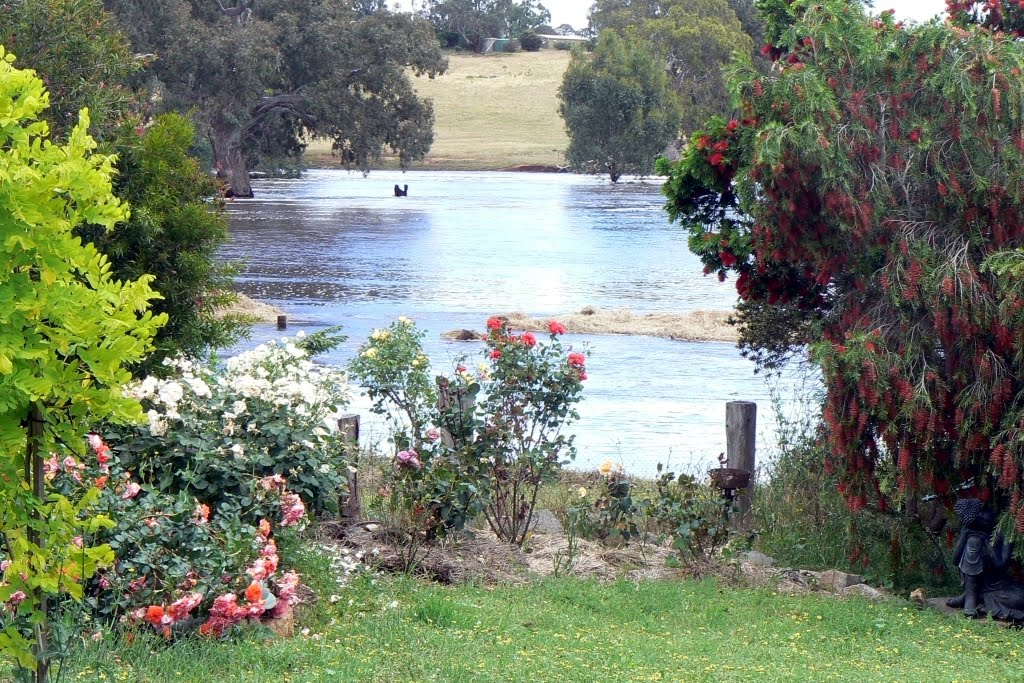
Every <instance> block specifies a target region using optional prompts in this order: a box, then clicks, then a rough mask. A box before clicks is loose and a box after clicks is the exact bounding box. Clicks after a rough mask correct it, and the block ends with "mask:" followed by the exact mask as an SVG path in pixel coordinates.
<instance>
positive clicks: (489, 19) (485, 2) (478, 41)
mask: <svg viewBox="0 0 1024 683" xmlns="http://www.w3.org/2000/svg"><path fill="white" fill-rule="evenodd" d="M424 16H425V17H426V18H427V19H428V20H429V21H430V23H431V24H433V26H434V29H435V30H436V31H437V34H438V36H439V37H440V38H441V41H442V42H443V43H444V44H445V46H446V47H455V46H456V45H458V44H459V43H460V42H463V41H464V42H465V44H467V45H469V46H470V47H471V48H472V49H473V51H474V52H480V51H481V50H483V46H484V39H486V38H512V37H515V36H518V35H519V34H521V33H523V32H524V31H529V30H531V29H536V28H537V27H538V26H541V25H542V24H546V23H547V22H549V21H551V13H550V12H549V11H548V10H547V8H545V7H544V5H542V4H541V3H540V2H538V1H537V0H519V2H515V0H429V1H428V2H427V5H426V8H425V9H424Z"/></svg>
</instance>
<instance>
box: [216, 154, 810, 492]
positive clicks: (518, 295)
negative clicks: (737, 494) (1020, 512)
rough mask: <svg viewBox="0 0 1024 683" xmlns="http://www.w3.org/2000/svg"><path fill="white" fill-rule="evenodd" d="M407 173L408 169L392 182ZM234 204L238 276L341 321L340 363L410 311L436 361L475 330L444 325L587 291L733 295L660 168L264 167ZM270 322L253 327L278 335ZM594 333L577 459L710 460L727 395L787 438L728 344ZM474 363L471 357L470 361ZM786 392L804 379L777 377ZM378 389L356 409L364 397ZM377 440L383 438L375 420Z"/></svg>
mask: <svg viewBox="0 0 1024 683" xmlns="http://www.w3.org/2000/svg"><path fill="white" fill-rule="evenodd" d="M395 183H399V184H401V185H406V184H407V185H408V186H409V194H408V196H407V197H394V196H393V191H392V188H393V186H394V184H395ZM254 190H255V192H256V194H257V197H256V199H253V200H243V201H236V202H233V203H231V205H230V207H229V210H230V216H231V240H230V243H229V244H228V245H227V246H226V248H225V249H224V250H223V252H222V256H223V257H224V258H226V259H229V260H237V261H241V262H242V263H243V268H242V273H241V276H240V277H239V279H238V284H239V287H240V289H241V290H242V291H243V292H245V293H246V294H248V295H249V296H252V297H254V298H257V299H261V300H264V301H267V302H269V303H272V304H275V305H277V306H279V307H281V308H283V309H284V310H285V311H287V312H288V313H289V317H290V319H291V320H292V321H293V322H292V324H291V325H290V328H289V334H294V332H296V331H298V330H299V329H305V330H307V331H314V330H316V329H320V328H322V327H324V326H327V325H342V326H343V327H344V332H345V333H346V334H347V335H349V342H348V343H346V344H345V345H344V346H343V347H341V348H340V349H338V350H337V351H335V352H334V353H333V354H331V355H329V356H327V357H325V359H324V360H325V361H326V362H328V363H333V364H339V365H340V364H344V363H345V362H346V361H347V360H348V359H349V358H351V356H352V354H353V353H354V351H355V349H356V347H358V345H359V344H360V343H361V342H362V341H363V340H364V339H365V338H366V337H367V335H368V334H369V332H370V331H371V330H372V329H373V328H376V327H384V326H387V325H388V324H389V323H390V322H391V321H393V320H394V319H395V318H397V317H398V316H400V315H406V316H409V317H410V318H412V319H413V320H415V321H416V323H417V324H418V325H419V326H420V327H422V328H424V329H426V330H428V332H429V334H428V337H427V344H426V350H427V352H428V353H429V354H430V356H431V361H432V364H433V366H434V369H435V370H436V371H438V372H441V371H445V370H450V368H451V361H452V359H454V358H455V357H457V356H459V355H460V354H469V355H470V357H471V359H473V360H474V361H475V359H476V356H477V354H479V349H480V348H481V346H480V345H476V344H473V343H466V342H445V341H443V340H441V338H440V335H441V333H443V332H445V331H447V330H451V329H455V328H474V329H483V325H484V321H485V320H486V319H487V317H488V316H490V315H493V314H496V313H505V312H509V311H524V312H528V313H531V314H535V315H550V316H555V315H558V314H560V313H565V312H569V311H576V310H579V309H580V308H582V307H584V306H594V307H597V308H629V309H632V310H634V311H686V310H693V309H721V310H728V309H729V308H731V306H732V304H733V303H734V301H735V289H734V287H733V285H732V283H731V282H726V283H719V282H718V281H717V279H715V278H713V277H704V276H703V275H702V272H701V266H700V263H699V261H698V260H697V258H696V257H695V256H693V255H692V254H690V252H689V251H688V250H687V247H686V236H685V234H684V232H683V231H682V230H680V229H679V228H678V227H676V226H671V225H669V224H668V222H667V220H666V218H665V214H664V212H663V211H662V209H661V206H662V203H663V198H662V196H661V194H660V193H659V184H658V182H657V180H656V179H655V180H653V181H650V182H647V183H641V182H626V183H620V184H619V185H617V186H612V185H610V184H609V183H608V181H607V179H606V178H593V177H580V176H574V175H568V174H532V173H479V172H477V173H456V172H408V173H404V174H403V173H398V172H380V171H375V172H373V173H371V174H370V175H369V176H366V177H364V176H363V175H362V174H359V173H347V172H345V171H332V170H322V171H311V172H310V173H309V174H308V175H307V176H305V177H304V178H302V179H300V180H283V181H282V180H273V181H271V180H265V181H258V182H256V183H255V186H254ZM279 335H280V333H278V332H277V331H276V330H275V329H274V328H273V326H270V325H265V326H260V327H258V328H257V330H256V333H255V335H254V339H253V343H258V342H260V341H263V340H265V339H268V338H271V337H274V336H279ZM565 340H566V342H567V343H569V344H573V345H576V346H579V345H582V344H583V343H585V342H586V343H588V344H589V346H590V348H591V349H592V351H593V356H592V358H591V360H590V361H589V363H588V371H587V372H588V375H589V377H590V379H588V380H587V384H586V389H585V391H584V395H585V399H584V401H583V403H582V404H581V406H580V413H581V416H582V417H581V419H580V421H579V422H578V423H576V425H575V427H574V429H573V431H574V432H575V433H576V434H577V446H578V450H579V455H578V457H577V460H576V464H577V466H581V467H594V466H596V465H597V464H599V463H601V462H602V461H604V460H607V459H612V460H616V461H619V462H621V463H622V464H623V465H624V466H625V467H626V468H627V469H628V470H630V471H632V472H635V473H638V474H650V473H653V472H654V469H655V466H656V464H657V463H658V462H663V463H665V462H669V463H670V464H671V465H672V466H674V467H697V466H703V465H704V464H705V463H707V462H712V461H714V460H715V458H716V457H717V455H718V453H719V452H720V451H722V450H724V448H725V431H724V430H725V426H724V425H725V403H726V402H727V401H730V400H751V401H756V402H757V403H758V410H759V441H760V443H761V444H763V445H767V444H768V443H769V442H770V441H771V440H772V439H773V438H774V420H773V419H772V417H773V416H772V410H771V404H770V394H769V386H768V384H766V382H765V380H764V379H762V378H761V377H760V376H757V375H755V374H754V367H753V364H752V363H750V362H749V361H746V360H744V359H743V358H742V357H741V356H740V354H739V352H738V351H737V350H736V349H735V347H733V346H732V345H731V344H720V343H689V342H679V341H671V340H667V339H656V338H651V337H628V336H610V335H567V336H566V338H565ZM474 364H475V363H474ZM773 384H774V385H775V386H776V389H777V390H778V393H779V395H780V396H781V398H782V400H783V402H784V403H787V402H789V401H790V399H791V398H792V396H793V395H794V392H795V389H794V382H793V380H785V381H782V382H778V381H776V382H774V383H773ZM367 405H368V404H367V403H366V401H365V399H363V400H358V399H357V400H356V401H355V403H354V405H353V408H354V410H356V411H358V412H362V413H364V414H366V413H367V411H366V407H367ZM368 432H369V436H368V438H369V439H371V440H372V439H378V438H383V437H382V434H381V431H380V428H379V426H378V427H376V428H375V427H374V425H373V424H372V423H371V425H370V429H369V430H368Z"/></svg>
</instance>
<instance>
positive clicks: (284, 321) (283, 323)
mask: <svg viewBox="0 0 1024 683" xmlns="http://www.w3.org/2000/svg"><path fill="white" fill-rule="evenodd" d="M277 329H279V330H287V329H288V316H286V315H279V316H277Z"/></svg>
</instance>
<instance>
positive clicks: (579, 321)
mask: <svg viewBox="0 0 1024 683" xmlns="http://www.w3.org/2000/svg"><path fill="white" fill-rule="evenodd" d="M730 315H732V312H731V311H687V312H685V313H637V312H634V311H630V310H629V309H624V308H617V309H608V310H602V309H595V308H585V309H583V310H581V311H579V312H578V313H567V314H565V315H562V316H555V317H554V318H534V317H531V316H529V315H527V314H525V313H519V312H515V313H508V314H507V315H506V317H507V318H508V321H509V324H510V325H511V326H512V327H514V328H516V329H523V330H541V331H547V328H548V321H549V320H552V319H555V320H558V322H560V323H562V324H563V325H565V328H566V331H568V332H570V333H574V334H631V335H646V336H649V337H666V338H669V339H680V340H687V341H721V342H735V341H736V339H737V335H736V328H735V327H733V326H732V325H730V324H729V322H728V319H729V316H730Z"/></svg>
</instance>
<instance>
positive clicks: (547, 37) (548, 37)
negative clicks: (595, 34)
mask: <svg viewBox="0 0 1024 683" xmlns="http://www.w3.org/2000/svg"><path fill="white" fill-rule="evenodd" d="M537 37H538V38H544V39H545V40H569V41H571V40H575V41H577V42H582V43H585V42H587V41H588V40H590V38H583V37H582V36H560V35H558V34H557V33H552V34H548V33H538V34H537Z"/></svg>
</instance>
